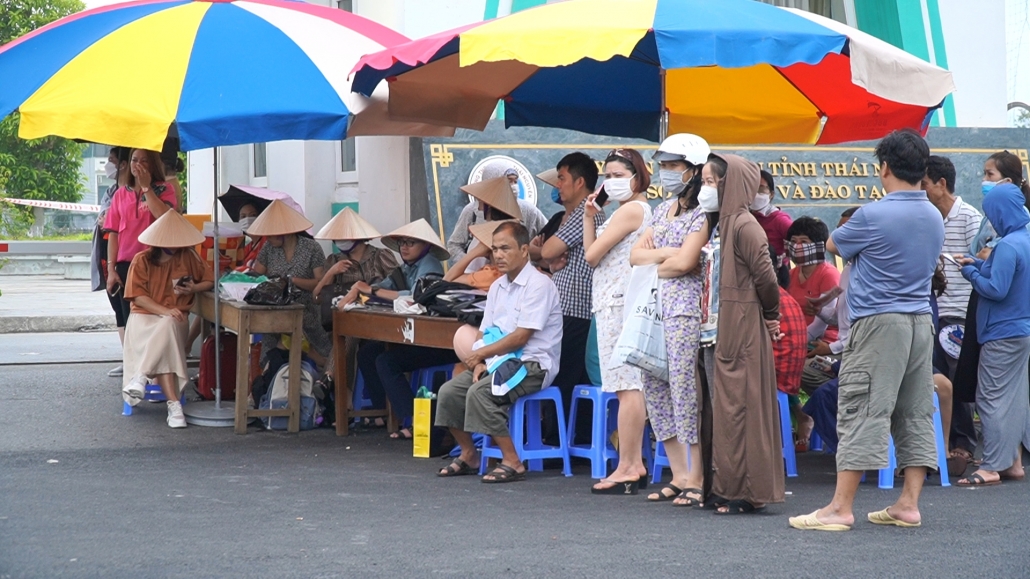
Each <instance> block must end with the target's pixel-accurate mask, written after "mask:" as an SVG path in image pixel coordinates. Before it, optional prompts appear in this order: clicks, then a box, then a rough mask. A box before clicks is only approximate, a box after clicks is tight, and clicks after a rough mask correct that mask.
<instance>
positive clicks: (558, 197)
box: [551, 187, 561, 205]
mask: <svg viewBox="0 0 1030 579" xmlns="http://www.w3.org/2000/svg"><path fill="white" fill-rule="evenodd" d="M551 201H554V202H555V203H557V204H558V205H561V194H559V193H558V188H557V187H552V188H551Z"/></svg>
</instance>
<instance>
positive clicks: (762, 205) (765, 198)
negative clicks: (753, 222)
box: [751, 193, 771, 215]
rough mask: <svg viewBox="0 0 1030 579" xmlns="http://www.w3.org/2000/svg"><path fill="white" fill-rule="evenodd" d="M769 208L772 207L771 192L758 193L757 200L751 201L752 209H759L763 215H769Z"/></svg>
mask: <svg viewBox="0 0 1030 579" xmlns="http://www.w3.org/2000/svg"><path fill="white" fill-rule="evenodd" d="M769 209H771V207H769V194H768V193H759V194H758V195H755V200H754V201H752V202H751V210H752V211H757V212H758V213H761V214H762V215H767V214H768V210H769Z"/></svg>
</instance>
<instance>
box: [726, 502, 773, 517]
mask: <svg viewBox="0 0 1030 579" xmlns="http://www.w3.org/2000/svg"><path fill="white" fill-rule="evenodd" d="M722 507H726V510H725V511H720V510H718V509H719V508H722ZM764 509H765V507H756V506H755V505H753V504H751V503H750V502H749V501H745V500H739V501H727V502H725V503H723V504H721V505H719V506H718V507H716V511H715V513H714V514H716V515H747V514H751V513H758V512H761V511H762V510H764Z"/></svg>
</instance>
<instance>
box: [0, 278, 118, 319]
mask: <svg viewBox="0 0 1030 579" xmlns="http://www.w3.org/2000/svg"><path fill="white" fill-rule="evenodd" d="M0 292H3V293H2V295H0V334H12V333H24V332H88V331H97V330H114V329H115V320H114V312H113V311H111V304H110V302H108V301H107V294H106V293H105V292H102V291H100V292H93V291H90V281H89V280H80V279H64V277H62V276H56V275H21V276H17V275H11V276H0Z"/></svg>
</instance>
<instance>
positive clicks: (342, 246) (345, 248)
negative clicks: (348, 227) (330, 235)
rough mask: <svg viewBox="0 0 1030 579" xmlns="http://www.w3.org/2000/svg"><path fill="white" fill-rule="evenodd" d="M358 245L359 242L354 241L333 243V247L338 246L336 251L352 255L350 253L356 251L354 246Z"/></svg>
mask: <svg viewBox="0 0 1030 579" xmlns="http://www.w3.org/2000/svg"><path fill="white" fill-rule="evenodd" d="M357 244H358V242H357V241H354V240H353V239H348V240H346V241H334V242H333V245H335V246H336V250H337V251H339V252H340V253H350V251H351V250H352V249H354V246H355V245H357Z"/></svg>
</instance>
